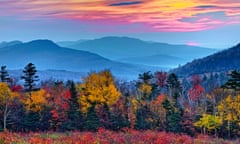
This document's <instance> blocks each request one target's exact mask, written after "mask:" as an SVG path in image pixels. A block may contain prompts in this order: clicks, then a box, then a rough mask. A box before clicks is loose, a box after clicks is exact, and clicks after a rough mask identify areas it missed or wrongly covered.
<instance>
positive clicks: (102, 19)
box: [0, 0, 240, 49]
mask: <svg viewBox="0 0 240 144" xmlns="http://www.w3.org/2000/svg"><path fill="white" fill-rule="evenodd" d="M239 9H240V2H239V1H236V0H217V1H215V0H210V1H206V0H195V1H194V0H188V1H184V2H183V1H180V0H177V1H171V0H170V1H169V0H163V1H161V2H160V1H157V0H151V1H146V0H139V1H134V0H125V1H119V0H111V1H106V0H93V1H91V2H89V1H86V0H77V1H76V0H70V1H68V2H62V1H60V0H56V1H46V0H36V1H31V0H26V1H17V0H11V1H8V0H2V1H0V22H1V24H2V25H3V26H1V27H0V31H1V32H2V35H1V36H0V41H12V40H20V41H24V42H26V41H31V40H35V39H49V40H52V41H54V42H58V41H75V40H80V39H96V38H101V37H106V36H125V37H132V38H137V39H141V40H144V41H154V42H161V43H168V44H181V45H182V44H183V45H192V46H199V47H206V48H215V49H223V48H229V47H231V46H234V45H236V44H238V43H239V39H238V31H240V13H239Z"/></svg>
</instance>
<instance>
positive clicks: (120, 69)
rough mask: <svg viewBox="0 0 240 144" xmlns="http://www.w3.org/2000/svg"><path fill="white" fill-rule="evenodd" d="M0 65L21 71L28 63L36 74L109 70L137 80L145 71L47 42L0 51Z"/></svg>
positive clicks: (9, 47) (13, 46)
mask: <svg viewBox="0 0 240 144" xmlns="http://www.w3.org/2000/svg"><path fill="white" fill-rule="evenodd" d="M0 54H1V57H0V65H7V67H8V69H21V68H24V66H25V65H26V64H27V63H29V62H32V63H34V64H35V65H36V67H37V69H39V70H46V69H54V70H67V71H73V72H86V73H87V72H90V71H99V70H103V69H110V70H111V71H112V72H113V73H114V74H116V75H126V77H127V76H133V75H135V76H137V75H138V74H139V73H141V72H143V71H146V70H147V69H148V68H149V67H143V66H140V65H132V64H126V63H120V62H115V61H111V60H109V59H106V58H104V57H102V56H99V55H97V54H94V53H91V52H87V51H81V50H73V49H69V48H64V47H59V46H58V45H57V44H55V43H54V42H52V41H50V40H35V41H31V42H27V43H21V44H16V45H12V46H7V47H4V48H1V49H0Z"/></svg>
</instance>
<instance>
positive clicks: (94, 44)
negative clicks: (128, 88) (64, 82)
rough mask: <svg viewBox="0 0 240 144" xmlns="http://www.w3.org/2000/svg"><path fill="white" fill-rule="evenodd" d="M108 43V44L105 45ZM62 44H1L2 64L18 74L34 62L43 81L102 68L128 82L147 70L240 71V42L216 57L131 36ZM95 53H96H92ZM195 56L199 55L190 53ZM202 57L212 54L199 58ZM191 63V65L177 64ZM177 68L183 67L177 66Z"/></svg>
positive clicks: (186, 73) (184, 73)
mask: <svg viewBox="0 0 240 144" xmlns="http://www.w3.org/2000/svg"><path fill="white" fill-rule="evenodd" d="M107 41H109V45H107V44H106V42H107ZM120 43H122V44H120ZM58 44H59V45H64V44H65V45H66V46H59V45H57V44H56V43H54V42H52V41H50V40H34V41H30V42H26V43H23V42H20V41H12V42H3V43H0V54H1V57H0V65H6V66H7V68H8V69H11V70H16V71H11V72H14V73H18V74H19V73H20V70H19V69H23V68H24V66H25V65H26V64H28V63H29V62H32V63H34V64H35V65H36V67H37V69H38V70H40V73H41V75H42V76H43V77H56V78H61V77H62V78H63V79H64V77H71V76H70V75H74V77H76V75H81V76H82V75H85V74H86V73H88V72H91V71H99V70H103V69H110V70H111V71H112V72H113V73H114V75H115V76H118V77H121V78H125V79H136V78H137V76H138V74H140V73H142V72H146V71H152V72H154V71H157V70H167V68H165V67H175V69H173V70H171V71H170V72H174V73H176V74H177V75H179V76H190V75H193V74H202V73H210V72H223V71H230V70H234V69H240V44H238V45H236V46H235V47H232V48H230V49H226V50H223V51H220V52H217V53H214V52H216V50H214V49H207V48H200V47H191V46H183V45H169V44H162V43H155V42H146V41H141V40H138V39H133V38H127V37H105V38H102V39H95V40H79V41H77V42H73V41H69V42H61V43H58ZM67 44H70V45H69V46H67ZM114 44H115V47H114ZM147 45H148V46H149V48H147ZM154 45H155V46H156V45H157V46H159V47H157V46H156V47H154ZM77 46H79V47H80V46H81V49H83V50H79V49H78V48H77ZM160 46H163V47H160ZM68 47H71V48H68ZM73 47H75V48H73ZM104 48H105V49H104ZM137 48H139V50H137ZM174 48H175V51H174ZM95 49H96V53H93V52H91V51H94V50H95ZM101 50H103V51H101ZM114 50H116V51H114ZM141 50H144V51H141ZM104 52H105V53H104ZM117 52H119V54H117ZM184 52H185V53H184ZM193 52H194V53H195V54H192V55H191V53H193ZM99 53H100V54H101V55H100V54H99ZM158 53H160V54H158ZM208 53H210V54H209V55H208ZM212 53H214V54H212ZM102 55H105V56H106V57H107V56H108V57H107V58H105V57H103V56H102ZM190 55H191V56H190ZM204 55H208V56H206V57H204V58H198V57H203V56H204ZM194 56H195V57H194ZM110 58H111V59H110ZM188 59H191V60H188ZM192 59H194V60H192ZM187 61H188V63H187V64H185V65H182V66H180V65H179V64H182V63H185V62H187ZM190 61H192V62H190ZM175 65H179V67H178V68H176V66H175ZM160 66H161V67H160ZM71 78H73V77H71Z"/></svg>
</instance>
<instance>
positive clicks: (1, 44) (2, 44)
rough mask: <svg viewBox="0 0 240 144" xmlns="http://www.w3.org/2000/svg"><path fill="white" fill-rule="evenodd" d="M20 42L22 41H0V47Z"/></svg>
mask: <svg viewBox="0 0 240 144" xmlns="http://www.w3.org/2000/svg"><path fill="white" fill-rule="evenodd" d="M21 43H22V42H21V41H10V42H1V43H0V48H3V47H8V46H13V45H16V44H21Z"/></svg>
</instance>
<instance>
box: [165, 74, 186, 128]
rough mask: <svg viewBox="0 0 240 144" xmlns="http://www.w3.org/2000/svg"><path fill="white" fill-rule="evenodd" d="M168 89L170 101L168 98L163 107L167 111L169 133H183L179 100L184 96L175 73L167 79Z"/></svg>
mask: <svg viewBox="0 0 240 144" xmlns="http://www.w3.org/2000/svg"><path fill="white" fill-rule="evenodd" d="M167 89H168V92H169V96H170V99H167V98H166V99H165V100H164V102H163V107H164V108H165V109H166V111H167V116H166V123H167V131H170V132H181V117H182V114H183V112H182V108H181V106H180V104H179V102H178V98H179V97H180V95H181V94H182V86H181V83H180V81H179V80H178V78H177V76H176V75H175V74H174V73H171V74H170V75H169V76H168V78H167Z"/></svg>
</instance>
